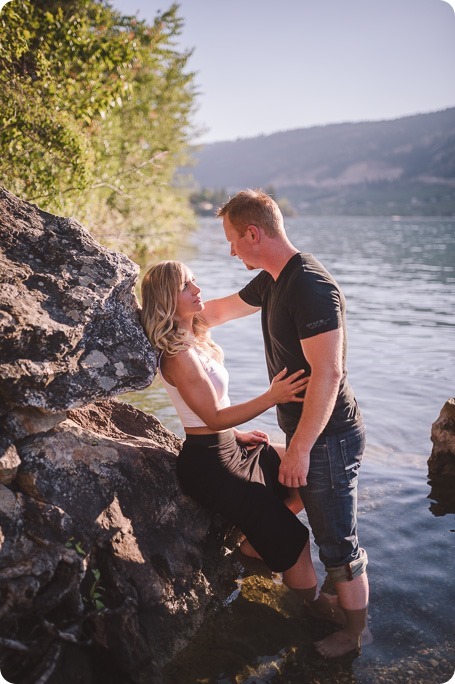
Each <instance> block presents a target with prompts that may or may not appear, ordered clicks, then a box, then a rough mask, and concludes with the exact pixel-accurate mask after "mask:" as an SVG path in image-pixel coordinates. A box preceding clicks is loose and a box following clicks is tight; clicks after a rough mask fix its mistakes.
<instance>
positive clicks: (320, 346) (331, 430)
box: [204, 190, 368, 658]
mask: <svg viewBox="0 0 455 684" xmlns="http://www.w3.org/2000/svg"><path fill="white" fill-rule="evenodd" d="M217 216H218V217H220V218H222V219H223V227H224V231H225V234H226V239H227V241H228V242H229V244H230V248H231V256H237V257H238V258H239V259H241V260H242V261H243V263H244V264H245V266H246V268H248V269H250V270H252V269H258V268H259V269H262V271H261V273H259V275H257V276H256V277H255V278H254V279H253V280H252V281H251V282H250V283H249V284H248V285H247V286H246V287H244V288H243V289H242V290H241V291H240V292H239V293H238V294H232V295H230V296H227V297H224V298H221V299H216V300H211V301H209V302H206V306H205V309H204V317H205V319H206V321H207V324H208V325H209V327H213V326H215V325H219V324H221V323H224V322H225V321H228V320H231V319H233V318H240V317H243V316H247V315H249V314H252V313H254V312H256V311H258V310H259V309H261V310H262V331H263V336H264V344H265V353H266V361H267V368H268V372H269V376H270V378H272V377H273V376H274V375H276V373H277V372H278V371H279V370H281V369H283V368H285V367H286V368H287V369H288V371H289V373H293V372H294V371H297V370H298V369H300V368H305V369H306V371H307V373H308V374H309V375H310V380H309V383H308V386H307V389H306V394H305V402H304V404H303V409H302V408H301V405H300V404H292V403H289V404H281V405H279V406H277V414H278V423H279V425H280V427H281V429H282V430H283V431H284V432H285V434H286V438H287V440H286V441H287V451H286V453H285V455H284V457H283V460H282V463H281V467H280V481H281V482H282V484H284V485H286V486H288V487H299V491H300V495H301V497H302V500H303V502H304V504H305V509H306V512H307V515H308V520H309V523H310V526H311V528H312V531H313V534H314V538H315V542H316V544H317V545H318V547H319V556H320V558H321V561H322V562H323V563H324V565H325V568H326V572H327V580H326V582H325V583H324V587H323V589H322V591H321V593H320V595H319V597H318V599H317V600H316V601H314V602H313V603H312V604H311V605H312V606H313V608H316V609H317V610H318V611H319V612H320V614H322V615H326V616H327V617H328V616H331V617H332V618H335V619H336V620H337V621H339V622H342V623H343V624H344V627H343V629H342V630H340V631H337V632H335V633H334V634H331V635H329V636H328V637H326V638H325V639H323V640H321V641H318V642H316V644H315V645H316V648H317V650H318V651H319V653H320V654H321V655H323V656H324V657H327V658H333V657H337V656H341V655H344V654H345V653H348V652H350V651H354V650H357V649H358V651H359V652H360V643H361V635H362V632H363V630H364V628H365V627H366V621H367V606H368V580H367V575H366V565H367V555H366V553H365V551H364V550H363V549H362V548H360V547H359V543H358V538H357V470H358V468H359V466H360V462H361V459H362V453H363V450H364V446H365V431H364V426H363V422H362V417H361V414H360V411H359V409H358V406H357V402H356V400H355V397H354V394H353V392H352V390H351V388H350V386H349V384H348V381H347V377H346V325H345V300H344V296H343V294H342V292H341V290H340V288H339V287H338V285H337V283H336V281H335V280H334V279H333V278H332V276H331V275H330V274H329V273H328V272H327V271H326V269H325V268H324V267H323V266H322V264H321V263H319V262H318V261H317V260H316V259H315V258H314V257H313V256H312V255H311V254H302V253H301V252H300V251H299V250H298V249H297V248H296V247H294V246H293V245H292V244H291V242H290V241H289V239H288V237H287V235H286V232H285V229H284V224H283V216H282V214H281V211H280V210H279V207H278V205H277V204H276V202H275V201H274V200H273V199H272V198H271V197H269V196H268V195H266V194H265V193H263V192H262V191H260V190H245V191H242V192H240V193H238V194H237V195H235V197H233V198H231V199H230V200H229V201H228V202H227V203H226V204H224V205H223V206H222V207H221V208H220V209H219V210H218V212H217ZM333 591H335V593H336V596H337V599H338V600H337V601H336V600H332V601H330V600H329V599H330V597H329V595H328V593H330V592H332V593H333ZM335 611H336V612H335Z"/></svg>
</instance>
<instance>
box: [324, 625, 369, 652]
mask: <svg viewBox="0 0 455 684" xmlns="http://www.w3.org/2000/svg"><path fill="white" fill-rule="evenodd" d="M314 646H315V648H316V650H317V652H318V653H319V655H321V656H322V657H323V658H339V657H340V656H344V655H347V654H348V653H349V654H351V653H352V655H354V656H359V655H360V654H361V652H362V636H361V635H358V634H352V633H350V632H348V631H347V630H346V629H342V630H341V631H340V632H334V633H333V634H330V635H329V636H328V637H325V639H321V641H315V643H314Z"/></svg>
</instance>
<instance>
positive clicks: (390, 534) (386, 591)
mask: <svg viewBox="0 0 455 684" xmlns="http://www.w3.org/2000/svg"><path fill="white" fill-rule="evenodd" d="M287 228H288V233H289V235H290V237H291V239H292V241H293V242H294V244H296V246H298V247H299V248H300V249H302V250H303V251H309V252H313V253H314V254H315V255H316V256H317V257H318V258H319V259H320V260H321V261H322V262H323V263H324V264H325V266H326V267H327V268H328V269H329V270H330V271H331V272H332V274H333V275H334V276H335V277H336V279H337V280H338V282H339V283H340V285H341V286H342V287H343V290H344V292H345V295H346V298H347V302H348V333H349V353H348V368H349V375H350V380H351V384H352V385H353V387H354V390H355V393H356V396H357V398H358V400H359V403H360V406H361V408H362V411H363V414H364V417H365V421H366V424H367V432H368V448H367V452H366V457H365V463H364V465H363V466H362V470H361V477H360V491H359V526H360V538H361V543H362V545H363V546H364V547H365V548H366V549H367V551H368V554H369V568H368V569H369V575H370V582H371V606H370V619H371V629H372V632H373V635H374V643H373V644H372V645H371V646H368V647H367V648H365V649H364V653H363V655H362V657H361V658H359V659H357V660H356V661H354V663H352V664H350V665H346V664H344V665H343V664H342V665H339V664H333V663H324V662H323V661H321V659H320V658H318V657H317V656H315V655H314V654H313V653H312V650H311V641H312V639H313V638H317V637H318V636H319V634H317V635H316V637H315V630H316V632H317V631H318V630H321V629H322V630H324V629H327V626H324V625H322V626H321V625H315V624H313V623H310V622H309V621H308V619H307V618H305V617H304V616H302V615H301V612H299V611H298V610H297V607H296V605H295V602H293V601H292V600H291V597H290V595H289V592H288V591H287V590H286V589H285V588H284V587H282V586H281V587H280V586H279V585H277V584H276V583H274V582H273V580H272V578H271V576H270V574H269V573H268V572H267V570H266V568H264V566H263V565H262V564H261V563H259V562H255V561H248V563H249V564H246V561H245V560H243V561H242V563H243V570H242V576H243V583H242V585H241V591H240V593H239V594H238V597H237V598H236V599H235V600H233V601H232V602H231V603H230V604H229V606H228V607H226V608H225V609H224V610H222V611H220V612H219V613H217V614H216V615H214V616H213V618H212V620H211V621H208V623H207V625H205V627H204V630H208V631H204V630H203V631H202V632H201V634H200V635H199V637H198V639H196V641H195V643H194V644H193V645H192V646H191V647H190V648H189V649H187V650H186V651H185V653H183V654H182V658H181V661H180V662H179V663H177V664H175V666H174V669H173V670H172V672H169V680H168V681H169V682H171V681H175V682H177V681H178V682H179V684H180V683H183V682H188V684H190V682H191V684H193V683H194V682H199V681H200V682H203V681H205V682H219V683H221V682H251V683H252V682H272V681H273V682H296V683H297V682H299V683H301V682H303V681H304V682H305V683H310V682H312V683H313V682H314V684H316V682H324V683H325V682H359V683H363V682H365V684H367V683H368V684H369V683H370V682H375V683H376V682H387V683H389V682H425V683H431V684H433V683H434V684H442V682H446V681H448V680H449V679H450V677H451V676H452V674H453V672H454V669H455V655H454V639H453V634H454V629H453V627H454V625H453V606H454V605H455V591H454V584H453V578H454V577H455V572H454V571H455V567H454V566H455V563H454V555H453V550H452V549H451V546H452V547H453V530H454V528H455V524H454V521H453V517H452V515H451V513H453V508H450V505H451V504H450V503H449V504H448V503H447V497H446V498H445V499H444V493H442V494H441V490H440V489H438V488H437V487H436V488H435V486H434V483H433V487H432V488H430V486H429V484H428V483H427V477H426V476H427V467H426V461H427V459H428V457H429V455H430V452H431V441H430V432H431V424H432V422H434V421H435V420H436V418H437V417H438V415H439V411H440V409H441V408H442V406H443V404H444V403H445V401H446V400H447V399H448V398H449V397H450V396H454V393H455V386H454V380H455V354H454V349H455V307H454V302H455V296H454V295H455V221H454V220H448V219H422V220H420V219H414V218H412V219H411V218H409V219H402V220H399V221H394V220H392V219H385V218H384V219H382V218H365V219H364V218H354V219H350V218H346V217H342V218H335V217H329V218H324V217H317V218H309V217H306V218H302V217H300V218H296V219H293V220H289V221H288V226H287ZM177 258H180V259H182V260H183V261H185V262H186V263H187V264H188V266H189V267H190V268H191V269H192V270H193V272H194V273H195V276H196V279H197V281H198V284H199V285H200V287H201V288H202V294H203V296H204V297H205V298H210V297H216V296H223V295H225V294H229V293H231V292H234V291H237V290H239V289H240V288H241V287H242V286H243V285H244V284H246V283H247V282H248V281H249V279H250V278H251V277H252V274H251V273H250V272H248V271H246V269H245V268H244V266H243V264H242V263H241V262H240V261H239V260H238V259H233V258H231V257H230V256H229V253H228V245H227V243H226V242H225V239H224V234H223V231H222V228H221V226H220V223H219V222H218V221H215V220H211V219H207V220H204V221H202V222H201V227H200V229H199V230H198V231H197V232H196V233H195V234H194V235H193V236H191V238H190V241H189V243H188V244H187V245H186V246H185V247H182V248H181V252H180V254H179V255H178V257H177ZM213 336H214V338H215V339H216V340H217V341H218V342H219V343H220V344H221V345H222V346H223V348H224V350H225V355H226V365H227V367H228V370H229V372H230V375H231V384H230V395H231V399H232V401H233V402H238V401H242V400H245V399H246V398H249V397H251V396H253V395H254V394H258V393H260V392H262V391H263V390H264V389H265V388H266V387H267V379H266V378H267V374H266V369H265V363H264V356H263V346H262V336H261V331H260V320H259V317H258V315H255V316H252V317H249V318H247V319H242V320H240V321H233V322H231V323H229V324H226V325H225V326H222V327H221V328H219V329H216V330H215V331H214V334H213ZM123 398H125V399H127V400H128V401H130V402H131V403H134V404H135V405H136V406H138V407H140V408H142V409H143V410H145V411H153V413H155V415H157V417H158V418H160V420H161V421H162V422H163V423H164V424H165V425H166V426H167V427H169V428H170V429H172V430H173V431H174V432H177V434H179V435H182V431H181V428H180V426H179V422H178V420H177V419H176V418H175V414H174V411H173V409H172V408H171V407H170V404H169V401H168V399H167V395H166V393H165V392H164V390H163V388H162V387H160V385H159V382H157V381H155V383H154V384H153V386H152V388H150V389H148V390H145V391H143V392H140V393H134V394H130V395H125V396H124V397H123ZM251 425H255V426H257V427H260V428H262V429H266V430H267V431H268V432H269V433H270V434H271V436H272V437H274V438H276V439H280V438H282V435H281V434H280V431H279V430H278V428H277V426H276V418H275V412H274V410H270V411H268V412H267V413H266V414H264V415H263V416H261V417H260V419H257V420H256V421H254V422H252V423H251ZM411 454H415V455H414V456H411ZM313 555H314V558H315V559H317V553H316V552H315V553H314V554H313ZM317 571H318V573H319V574H320V577H321V578H322V568H321V567H320V566H319V565H318V567H317ZM247 580H248V581H247ZM252 585H253V587H254V590H253V589H252ZM237 589H238V588H237ZM235 590H236V587H233V588H227V590H226V595H229V594H230V593H231V592H233V591H235Z"/></svg>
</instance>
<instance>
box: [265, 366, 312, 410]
mask: <svg viewBox="0 0 455 684" xmlns="http://www.w3.org/2000/svg"><path fill="white" fill-rule="evenodd" d="M287 372H288V369H287V368H283V370H282V371H280V372H279V373H277V374H276V375H275V377H274V378H273V380H272V384H271V385H270V387H269V390H268V391H269V392H270V394H271V396H272V399H273V402H274V404H286V403H287V402H289V401H297V402H300V403H302V402H303V398H302V397H298V396H296V395H297V394H300V392H302V390H304V389H305V388H306V386H307V385H308V381H309V378H308V377H302V374H303V373H305V371H304V370H298V371H296V372H295V373H292V374H291V375H289V376H288V377H287V378H286V377H285V376H286V373H287Z"/></svg>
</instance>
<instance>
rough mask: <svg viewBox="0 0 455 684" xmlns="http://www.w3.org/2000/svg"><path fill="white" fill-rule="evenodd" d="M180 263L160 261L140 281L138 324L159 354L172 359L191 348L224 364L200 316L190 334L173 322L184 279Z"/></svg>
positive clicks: (221, 354)
mask: <svg viewBox="0 0 455 684" xmlns="http://www.w3.org/2000/svg"><path fill="white" fill-rule="evenodd" d="M183 269H184V266H183V264H182V263H181V262H180V261H160V262H159V263H158V264H155V266H152V267H151V268H149V270H148V271H147V273H146V274H145V276H144V277H143V279H142V283H141V295H142V312H141V323H142V327H143V328H144V330H145V334H146V335H147V337H148V339H149V341H150V344H151V345H152V346H153V347H156V349H158V350H159V351H160V352H164V353H165V354H167V355H169V356H175V354H178V352H180V351H184V350H186V349H188V348H189V347H191V346H194V347H196V348H198V349H200V350H201V351H203V352H204V353H205V354H206V355H207V356H209V357H211V358H214V359H216V360H217V361H220V362H221V361H222V360H223V352H222V349H221V347H219V346H218V345H217V344H215V342H213V340H212V339H211V337H210V333H209V330H208V327H207V325H206V323H205V321H204V319H203V318H202V316H201V315H200V314H199V313H196V314H195V316H194V318H193V334H192V335H191V334H190V333H188V331H187V330H184V329H183V328H179V325H178V321H177V320H175V311H176V308H177V295H178V293H179V291H180V289H181V286H182V281H183V278H184V270H183Z"/></svg>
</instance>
